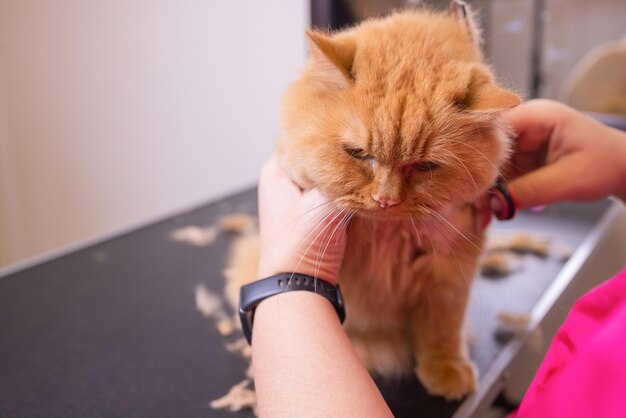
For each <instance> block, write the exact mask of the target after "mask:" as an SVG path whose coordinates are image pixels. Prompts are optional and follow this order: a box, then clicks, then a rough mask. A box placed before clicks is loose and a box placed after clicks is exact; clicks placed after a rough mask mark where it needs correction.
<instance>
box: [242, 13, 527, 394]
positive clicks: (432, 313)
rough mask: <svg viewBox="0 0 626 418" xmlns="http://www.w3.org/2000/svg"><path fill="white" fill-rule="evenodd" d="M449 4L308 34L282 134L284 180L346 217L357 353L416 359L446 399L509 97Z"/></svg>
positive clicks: (460, 384) (346, 278)
mask: <svg viewBox="0 0 626 418" xmlns="http://www.w3.org/2000/svg"><path fill="white" fill-rule="evenodd" d="M458 4H459V2H453V7H452V8H451V11H448V12H444V13H436V12H431V11H428V10H418V11H407V12H402V13H397V14H394V15H391V16H389V17H387V18H383V19H376V20H369V21H366V22H364V23H362V24H360V25H359V26H356V27H354V28H352V29H349V30H346V31H343V32H340V33H337V34H334V35H329V34H324V33H320V32H310V33H308V36H309V39H310V49H311V59H310V61H309V63H308V66H307V67H306V68H305V70H304V71H303V73H302V76H301V77H300V79H299V80H297V81H296V82H294V83H293V84H292V85H291V86H290V87H289V89H288V90H287V92H286V95H285V99H284V107H283V126H282V133H281V137H280V140H279V143H278V156H279V159H280V162H281V165H282V166H283V168H284V169H285V170H286V171H287V172H288V173H289V175H290V176H291V177H292V178H293V179H294V181H296V182H297V183H298V184H299V185H301V186H302V187H304V188H311V187H317V188H319V189H320V190H321V191H322V193H324V194H325V195H326V196H327V197H329V198H330V199H332V200H334V201H335V202H336V204H337V205H339V206H340V207H341V208H344V209H345V210H346V211H348V212H349V213H350V214H352V215H353V216H354V218H353V220H352V222H351V224H350V226H349V228H348V245H347V250H346V257H345V259H344V264H343V267H342V271H341V285H342V288H343V292H344V297H345V303H346V309H347V314H348V316H347V321H346V324H345V327H346V331H347V332H348V334H349V336H350V338H351V339H352V341H353V343H354V345H355V348H356V350H357V352H358V353H359V355H360V356H361V358H362V359H363V361H364V362H365V364H366V365H367V366H368V367H369V368H370V369H371V370H373V371H376V372H378V373H380V374H382V375H386V376H394V375H400V374H403V373H406V372H407V371H410V370H411V369H412V368H413V367H416V368H415V372H416V373H417V375H418V377H419V378H420V379H421V381H422V382H423V384H424V385H425V387H426V388H427V389H428V390H429V391H430V392H431V393H434V394H439V395H443V396H446V397H448V398H459V397H461V396H463V395H464V394H467V393H469V392H471V391H473V390H474V388H475V384H476V372H475V367H474V366H473V364H472V363H471V361H470V360H469V359H468V357H467V350H466V348H465V346H464V342H463V336H462V324H463V318H464V314H465V309H466V305H467V300H468V296H469V291H470V285H471V280H472V277H473V276H474V271H475V269H476V264H477V259H478V256H479V254H480V250H481V247H482V244H483V233H482V231H481V230H480V228H479V227H477V226H476V225H475V223H474V209H473V206H472V205H471V202H473V201H474V200H475V199H476V198H477V197H479V196H481V195H482V194H484V193H485V191H486V190H487V189H488V188H489V187H490V186H491V185H492V184H493V182H494V181H495V179H496V177H497V175H498V173H499V170H500V168H501V166H502V164H503V163H504V161H505V160H506V157H507V153H508V150H509V143H508V140H507V137H506V135H505V132H504V130H503V129H504V127H503V126H502V124H501V121H500V119H499V116H500V114H501V113H502V111H503V110H505V109H508V108H510V107H513V106H515V105H516V104H518V103H519V98H518V97H517V96H516V95H515V94H513V93H511V92H508V91H507V90H504V89H503V88H501V87H499V86H498V85H496V84H495V82H494V80H493V76H492V73H491V71H490V69H489V68H488V67H487V66H486V65H485V64H484V63H483V62H482V56H481V54H480V52H479V49H478V48H477V43H478V40H477V39H476V38H475V37H476V36H477V33H478V32H477V31H476V30H475V26H474V25H473V23H472V22H471V21H470V20H466V18H465V17H464V15H462V14H460V12H459V9H458V7H460V6H457V5H458ZM468 16H471V13H468ZM382 201H385V202H393V206H390V207H385V208H383V207H382V206H383V204H382V203H381V202H382ZM251 257H252V256H251ZM238 262H239V263H241V262H242V260H241V259H238ZM239 268H240V269H241V267H239ZM231 271H235V270H232V268H231ZM235 276H236V275H235ZM250 279H253V277H250V278H248V279H245V280H250Z"/></svg>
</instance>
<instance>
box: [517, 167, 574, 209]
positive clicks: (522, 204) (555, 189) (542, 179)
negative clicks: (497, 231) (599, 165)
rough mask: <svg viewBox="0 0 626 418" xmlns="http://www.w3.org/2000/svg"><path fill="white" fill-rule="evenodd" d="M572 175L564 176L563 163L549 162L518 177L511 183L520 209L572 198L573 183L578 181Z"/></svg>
mask: <svg viewBox="0 0 626 418" xmlns="http://www.w3.org/2000/svg"><path fill="white" fill-rule="evenodd" d="M572 174H573V173H572ZM568 177H570V174H568ZM571 177H572V178H568V179H565V178H564V172H563V167H561V164H549V165H546V166H544V167H541V168H539V169H537V170H534V171H531V172H530V173H528V174H525V175H523V176H521V177H518V178H516V179H515V180H513V181H511V182H510V183H509V185H510V187H511V188H512V189H513V192H514V193H515V197H516V200H517V204H518V209H526V208H531V207H535V206H541V205H547V204H550V203H555V202H560V201H563V200H568V199H570V198H571V197H572V192H573V190H572V187H573V186H572V185H573V184H574V183H575V182H576V181H578V180H577V179H576V178H575V176H574V175H572V176H571Z"/></svg>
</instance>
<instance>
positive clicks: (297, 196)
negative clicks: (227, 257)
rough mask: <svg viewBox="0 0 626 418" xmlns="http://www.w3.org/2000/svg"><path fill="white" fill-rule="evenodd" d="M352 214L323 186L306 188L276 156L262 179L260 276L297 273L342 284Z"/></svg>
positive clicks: (263, 173)
mask: <svg viewBox="0 0 626 418" xmlns="http://www.w3.org/2000/svg"><path fill="white" fill-rule="evenodd" d="M350 218H351V216H350V213H349V212H347V211H346V210H345V209H340V208H338V207H336V206H335V205H334V204H333V203H332V202H331V201H329V200H328V199H326V198H325V197H324V196H322V195H321V194H320V193H319V192H318V191H317V190H315V189H312V190H306V191H302V190H300V189H299V188H298V186H296V185H295V184H294V183H293V182H292V181H291V180H290V179H289V177H287V175H286V174H285V173H284V172H283V170H282V169H281V168H280V167H279V166H278V162H277V161H276V157H272V158H271V159H270V160H269V161H268V162H267V163H266V164H265V166H264V167H263V169H262V171H261V177H260V180H259V226H260V231H261V259H260V261H259V276H260V277H268V276H271V275H274V274H278V273H284V272H297V273H301V274H308V275H310V276H315V277H319V278H321V279H324V280H327V281H329V282H331V283H333V284H337V282H338V280H339V269H340V268H341V262H342V260H343V255H344V250H345V246H346V227H347V225H348V223H349V221H350Z"/></svg>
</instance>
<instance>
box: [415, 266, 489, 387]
mask: <svg viewBox="0 0 626 418" xmlns="http://www.w3.org/2000/svg"><path fill="white" fill-rule="evenodd" d="M457 277H458V276H457ZM469 277H472V274H469ZM469 292H470V283H469V282H466V281H465V280H464V279H463V278H461V279H460V280H450V279H440V278H434V277H433V278H432V280H430V281H429V282H427V283H425V284H424V288H423V289H422V290H421V292H420V293H421V294H420V298H419V301H418V304H417V305H416V307H415V309H414V311H413V314H412V317H411V324H410V329H411V332H412V335H413V339H414V347H415V351H416V353H415V354H416V360H417V368H416V373H417V376H418V377H419V379H420V381H421V382H422V384H423V385H424V387H425V388H426V390H427V391H428V392H429V393H431V394H434V395H441V396H444V397H445V398H446V399H460V398H462V397H463V396H464V395H467V394H468V393H471V392H473V391H474V390H475V389H476V382H477V371H476V366H475V365H474V363H472V361H471V360H470V359H469V358H468V356H467V347H466V345H465V341H464V339H463V335H462V334H463V330H462V328H463V319H464V316H465V310H466V306H467V300H468V297H469Z"/></svg>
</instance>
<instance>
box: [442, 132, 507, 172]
mask: <svg viewBox="0 0 626 418" xmlns="http://www.w3.org/2000/svg"><path fill="white" fill-rule="evenodd" d="M478 134H479V135H480V132H479V133H478ZM450 141H452V142H454V143H456V144H459V145H465V146H466V147H468V148H471V149H473V150H474V151H476V152H477V153H478V154H480V155H481V156H482V157H483V158H484V159H485V161H487V162H488V163H489V164H490V165H491V166H492V167H493V168H494V169H495V170H496V171H497V172H500V169H499V168H498V167H496V165H495V164H494V163H493V161H491V160H490V159H489V158H487V156H486V155H485V154H484V153H483V152H482V151H480V150H479V149H478V148H476V147H475V146H473V145H470V144H468V143H467V142H463V141H455V140H450Z"/></svg>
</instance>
